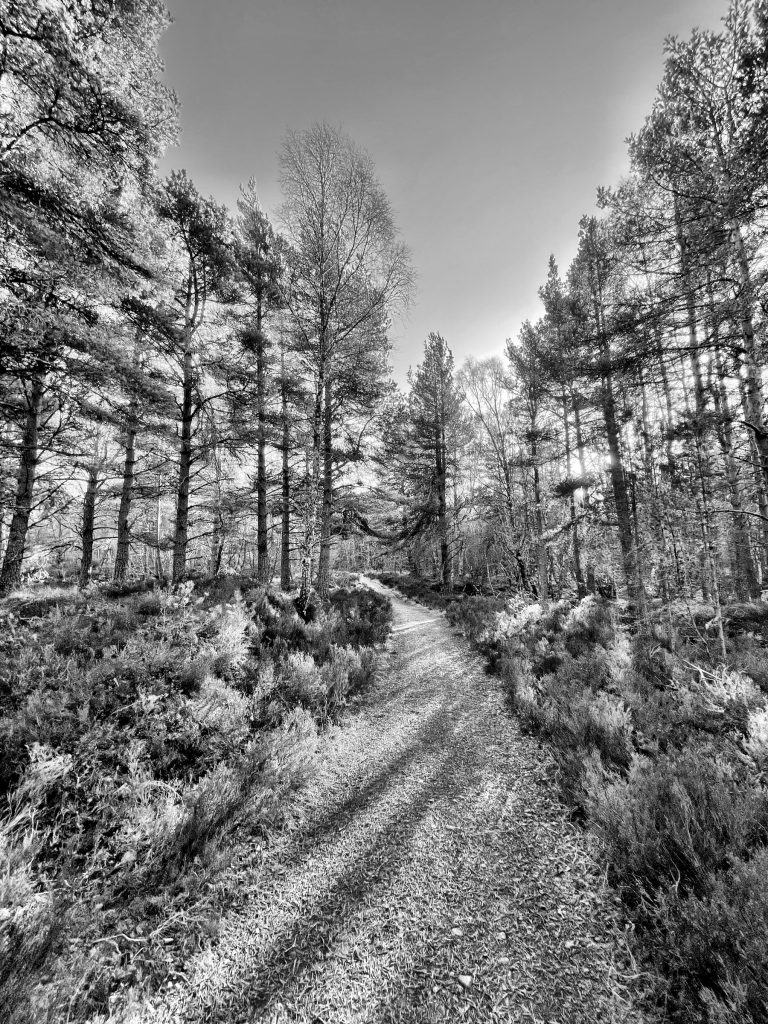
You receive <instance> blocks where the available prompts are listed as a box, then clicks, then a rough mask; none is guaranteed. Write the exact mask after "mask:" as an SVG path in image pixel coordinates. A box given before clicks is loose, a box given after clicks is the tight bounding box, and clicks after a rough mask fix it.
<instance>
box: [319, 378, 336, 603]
mask: <svg viewBox="0 0 768 1024" xmlns="http://www.w3.org/2000/svg"><path fill="white" fill-rule="evenodd" d="M332 399H333V394H332V391H331V382H330V380H328V379H327V378H326V381H325V408H324V409H323V507H322V516H321V521H320V557H319V559H318V565H317V592H318V594H319V595H320V597H323V598H325V597H327V596H328V590H329V587H330V581H331V520H332V517H333V405H332Z"/></svg>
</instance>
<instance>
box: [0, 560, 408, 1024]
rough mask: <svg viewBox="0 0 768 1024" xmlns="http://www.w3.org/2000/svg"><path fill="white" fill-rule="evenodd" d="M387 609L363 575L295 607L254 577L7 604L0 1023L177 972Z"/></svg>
mask: <svg viewBox="0 0 768 1024" xmlns="http://www.w3.org/2000/svg"><path fill="white" fill-rule="evenodd" d="M390 622H391V609H390V607H389V604H388V602H387V601H386V600H385V599H383V598H381V597H379V596H377V595H372V594H370V593H369V592H367V591H364V590H362V589H358V590H355V589H341V590H337V591H336V592H334V593H333V594H332V596H331V599H330V601H329V602H328V603H327V604H325V605H322V606H320V607H318V608H317V610H316V614H315V616H314V618H313V621H312V622H304V621H303V620H302V619H301V618H300V617H299V615H298V614H297V613H296V610H295V608H294V606H293V603H292V601H291V599H290V598H289V597H288V596H285V595H282V594H280V593H278V592H275V591H271V590H269V589H265V588H262V587H256V586H254V585H253V583H252V582H251V581H248V580H238V581H234V582H233V581H231V580H223V581H215V582H214V581H197V582H196V583H194V584H192V583H189V584H185V585H183V586H181V587H178V588H175V589H150V588H145V587H139V588H118V589H117V590H115V589H114V588H104V589H103V590H101V589H99V588H96V587H94V588H89V589H88V590H87V591H86V592H83V593H78V592H77V591H74V590H71V589H69V590H67V589H56V590H55V592H53V591H52V592H47V591H46V592H44V593H40V594H37V593H36V592H34V590H33V591H31V592H30V593H22V594H17V595H12V596H11V597H10V598H9V599H8V600H7V601H4V602H3V603H2V604H1V605H0V800H1V801H2V806H3V807H4V811H3V812H2V816H1V817H0V1018H2V1019H3V1020H4V1021H5V1020H7V1021H9V1022H10V1024H26V1022H31V1021H37V1020H46V1019H48V1020H55V1019H64V1017H66V1019H68V1020H83V1019H86V1018H88V1017H90V1016H92V1015H93V1014H95V1013H102V1014H104V1013H107V1014H108V1013H109V1007H110V1005H111V1004H112V1000H113V999H114V998H115V995H116V993H119V992H126V991H133V990H140V989H142V988H144V987H151V986H152V985H154V984H157V983H159V982H160V981H162V980H163V979H164V978H166V977H167V976H168V975H169V973H171V972H172V970H173V969H174V964H175V962H176V960H175V957H178V956H179V955H180V950H181V952H182V953H183V947H184V945H185V944H186V945H187V946H188V944H189V942H191V941H194V935H195V934H196V933H199V931H200V929H203V930H205V929H206V928H208V927H209V924H208V923H207V921H206V920H205V919H191V918H190V907H191V906H192V905H193V904H194V903H195V897H199V896H200V894H202V893H204V892H205V891H206V888H207V887H209V886H210V884H211V880H212V879H214V878H215V875H216V872H217V870H218V869H219V868H220V867H222V866H223V865H224V864H225V863H226V859H227V852H228V850H229V849H230V847H231V838H232V836H233V835H234V834H235V833H236V832H237V831H238V830H239V829H242V828H248V829H249V831H251V832H254V831H255V832H257V833H258V832H261V833H262V834H267V833H268V832H269V831H270V830H272V829H275V828H279V827H280V826H281V824H282V822H283V821H284V819H285V816H286V814H288V813H289V810H290V807H291V799H290V797H291V794H292V792H294V791H295V790H297V789H299V788H301V787H302V786H303V784H304V782H305V781H306V779H307V778H308V777H309V775H310V774H311V772H312V770H313V758H314V747H315V744H316V738H317V734H318V730H321V729H322V728H324V726H325V725H326V723H328V722H330V721H332V720H334V719H335V718H336V717H338V715H339V714H340V712H341V711H342V709H343V708H344V706H345V704H346V702H347V700H348V698H349V696H350V694H351V693H352V692H353V691H354V690H356V689H359V688H360V687H363V686H365V685H366V683H367V682H368V681H369V680H370V679H371V677H372V675H373V672H374V670H375V663H376V656H375V651H374V645H375V644H377V643H380V642H381V641H382V640H383V639H385V638H386V635H387V633H388V631H389V626H390ZM197 903H198V904H199V903H200V900H199V899H198V901H197Z"/></svg>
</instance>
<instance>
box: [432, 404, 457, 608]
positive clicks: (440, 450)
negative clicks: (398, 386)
mask: <svg viewBox="0 0 768 1024" xmlns="http://www.w3.org/2000/svg"><path fill="white" fill-rule="evenodd" d="M442 403H443V396H442V386H441V393H440V395H439V397H438V401H437V403H436V407H435V471H436V473H437V525H438V532H439V535H440V578H441V581H442V585H443V587H444V588H445V589H446V590H450V589H451V587H452V586H453V566H452V562H451V546H450V543H449V537H448V502H447V498H446V487H447V473H448V466H447V461H448V460H447V451H446V443H445V410H444V409H443V407H442Z"/></svg>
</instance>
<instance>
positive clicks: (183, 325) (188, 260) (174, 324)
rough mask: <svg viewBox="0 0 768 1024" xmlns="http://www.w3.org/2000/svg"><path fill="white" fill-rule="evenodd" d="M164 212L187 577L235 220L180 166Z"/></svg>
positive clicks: (179, 557)
mask: <svg viewBox="0 0 768 1024" xmlns="http://www.w3.org/2000/svg"><path fill="white" fill-rule="evenodd" d="M159 213H160V216H161V217H162V218H163V220H164V221H165V222H166V223H167V225H168V231H169V234H170V237H171V239H172V242H173V243H174V245H175V249H176V256H177V262H176V266H175V268H174V269H175V274H176V280H175V281H174V286H173V302H174V307H175V311H176V316H175V318H174V319H171V318H167V320H166V323H167V328H166V329H167V334H168V338H169V342H170V351H171V355H172V358H173V359H174V361H175V363H176V365H177V367H178V374H179V385H180V391H181V401H180V402H179V404H178V409H179V473H178V485H177V489H176V521H175V526H174V541H173V579H174V581H178V580H180V579H182V577H183V575H184V571H185V567H186V556H187V542H188V539H189V498H190V483H191V477H192V468H193V465H194V463H195V460H196V458H197V457H198V456H199V455H200V454H201V453H200V452H199V451H197V452H196V450H195V433H196V428H197V424H198V418H199V415H200V411H201V409H202V408H203V405H204V404H205V397H204V393H203V390H202V388H201V377H202V376H203V374H204V371H205V352H204V349H203V346H202V345H201V344H199V343H198V341H199V334H200V328H201V327H202V325H203V323H204V321H205V316H206V312H207V309H208V304H209V301H210V300H212V299H213V298H214V297H216V296H217V295H220V294H222V292H223V290H224V287H225V285H226V283H227V281H228V275H229V272H230V266H231V264H230V253H229V248H228V242H229V220H228V216H227V212H226V210H225V209H224V207H223V206H220V205H219V204H218V203H216V202H215V201H214V200H213V199H204V198H203V197H202V196H201V195H200V193H199V192H198V191H197V189H196V188H195V186H194V185H193V183H192V182H191V181H190V179H189V178H188V177H187V174H186V171H174V172H173V173H172V174H171V175H170V176H169V177H168V179H167V180H166V181H165V183H164V185H163V189H162V193H161V197H160V202H159Z"/></svg>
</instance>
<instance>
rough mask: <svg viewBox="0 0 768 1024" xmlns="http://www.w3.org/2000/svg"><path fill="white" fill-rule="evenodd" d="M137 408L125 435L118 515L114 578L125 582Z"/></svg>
mask: <svg viewBox="0 0 768 1024" xmlns="http://www.w3.org/2000/svg"><path fill="white" fill-rule="evenodd" d="M136 412H137V410H136V408H135V406H133V409H132V411H131V413H129V416H128V423H127V427H126V435H125V460H124V462H123V483H122V487H121V488H120V508H119V509H118V513H117V549H116V551H115V566H114V570H113V572H112V578H113V579H115V580H124V579H125V576H126V573H127V572H128V563H129V561H130V557H131V524H130V515H131V499H132V498H133V485H134V483H135V480H136V433H137V429H136Z"/></svg>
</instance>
